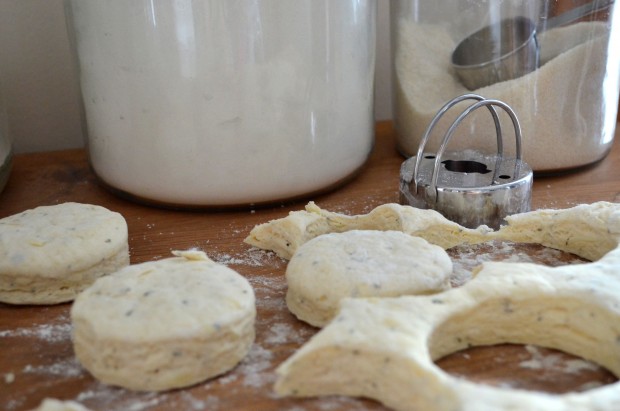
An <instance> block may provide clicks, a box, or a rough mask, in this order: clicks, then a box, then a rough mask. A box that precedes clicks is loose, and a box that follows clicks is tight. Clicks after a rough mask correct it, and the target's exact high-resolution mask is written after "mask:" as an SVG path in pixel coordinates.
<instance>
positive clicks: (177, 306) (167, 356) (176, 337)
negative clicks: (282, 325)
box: [71, 251, 256, 391]
mask: <svg viewBox="0 0 620 411" xmlns="http://www.w3.org/2000/svg"><path fill="white" fill-rule="evenodd" d="M175 254H176V255H177V257H174V258H167V259H163V260H159V261H152V262H146V263H142V264H136V265H132V266H129V267H126V268H124V269H122V270H120V271H118V272H116V273H114V274H112V275H110V276H107V277H104V278H101V279H99V280H98V281H97V282H96V283H95V284H94V285H93V286H92V287H90V288H88V289H87V290H86V291H84V292H83V293H82V294H80V295H79V297H78V298H77V299H76V300H75V303H74V305H73V307H72V310H71V321H72V324H73V344H74V349H75V354H76V356H77V358H78V360H79V361H80V363H81V364H82V365H83V366H84V367H85V368H86V369H87V370H88V371H90V373H91V374H92V375H93V376H94V377H95V378H97V379H98V380H100V381H102V382H104V383H106V384H111V385H117V386H121V387H125V388H128V389H132V390H149V391H150V390H152V391H160V390H167V389H173V388H179V387H185V386H189V385H193V384H195V383H198V382H200V381H203V380H206V379H208V378H211V377H214V376H216V375H219V374H221V373H224V372H226V371H228V370H230V369H231V368H233V367H234V366H235V365H236V364H237V363H238V362H239V361H240V360H241V359H242V358H243V357H244V356H245V355H246V354H247V352H248V351H249V349H250V346H251V345H252V343H253V341H254V336H255V328H254V322H255V317H256V308H255V298H254V292H253V290H252V287H251V286H250V284H249V282H248V281H247V280H246V279H245V278H244V277H242V276H241V275H240V274H238V273H237V272H235V271H233V270H231V269H229V268H227V267H226V266H223V265H220V264H217V263H215V262H213V261H211V260H210V259H208V257H207V256H206V254H205V253H203V252H200V251H183V252H175Z"/></svg>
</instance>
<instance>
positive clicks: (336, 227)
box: [245, 202, 493, 260]
mask: <svg viewBox="0 0 620 411" xmlns="http://www.w3.org/2000/svg"><path fill="white" fill-rule="evenodd" d="M350 230H382V231H388V230H390V231H402V232H403V233H406V234H409V235H412V236H416V237H422V238H423V239H425V240H426V241H428V242H429V243H431V244H436V245H438V246H440V247H442V248H444V249H447V248H451V247H454V246H456V245H459V244H463V243H470V244H476V243H481V242H485V241H490V238H488V235H489V234H490V233H492V232H493V230H491V229H490V228H489V227H487V226H480V227H478V228H476V229H469V228H465V227H463V226H460V225H459V224H457V223H455V222H453V221H450V220H448V219H446V218H445V217H444V216H442V215H441V214H440V213H438V212H437V211H434V210H421V209H418V208H414V207H410V206H404V205H400V204H383V205H380V206H378V207H376V208H375V209H373V210H372V211H371V212H370V213H368V214H362V215H355V216H348V215H345V214H339V213H334V212H330V211H327V210H323V209H321V208H320V207H318V206H317V205H316V204H315V203H314V202H310V203H308V205H306V209H305V211H293V212H291V213H289V215H288V216H287V217H284V218H280V219H277V220H272V221H269V222H267V223H263V224H260V225H257V226H256V227H254V228H253V229H252V231H250V234H249V235H248V237H247V238H246V239H245V242H246V243H247V244H250V245H252V246H255V247H257V248H261V249H264V250H272V251H274V252H275V253H276V254H277V255H279V256H280V257H282V258H284V259H287V260H290V259H291V257H292V256H293V254H294V253H295V251H296V250H297V249H298V248H299V247H300V246H301V245H302V244H304V243H306V242H308V241H309V240H311V239H312V238H314V237H318V236H319V235H322V234H327V233H341V232H345V231H350Z"/></svg>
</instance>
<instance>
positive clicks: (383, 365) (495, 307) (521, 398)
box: [275, 203, 620, 411]
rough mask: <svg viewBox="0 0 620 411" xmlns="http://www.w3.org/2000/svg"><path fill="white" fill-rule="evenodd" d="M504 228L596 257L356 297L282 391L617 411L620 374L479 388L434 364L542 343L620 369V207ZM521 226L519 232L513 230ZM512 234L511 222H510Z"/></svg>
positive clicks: (511, 267)
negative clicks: (475, 350)
mask: <svg viewBox="0 0 620 411" xmlns="http://www.w3.org/2000/svg"><path fill="white" fill-rule="evenodd" d="M509 222H511V223H515V226H514V227H513V228H512V229H507V230H506V231H505V232H504V233H503V234H504V235H506V236H509V237H511V238H516V237H517V233H518V237H519V238H522V239H524V240H527V241H529V242H534V241H537V240H538V239H540V240H544V241H549V242H550V243H551V244H555V245H556V246H557V245H561V244H565V245H569V246H570V245H573V246H574V247H572V251H576V250H577V249H579V250H582V251H583V250H589V251H587V252H583V253H582V254H588V253H590V254H592V255H594V254H597V253H596V252H595V251H593V247H592V246H591V245H592V244H594V243H595V242H596V239H598V240H599V241H600V244H601V247H600V252H599V254H600V253H603V252H605V250H606V249H608V248H609V245H610V244H611V243H613V244H614V248H613V249H612V250H611V251H609V252H607V254H605V255H604V256H603V257H602V258H600V259H599V260H598V261H596V262H593V263H587V264H580V265H566V266H560V267H546V266H541V265H536V264H531V263H508V262H485V263H484V264H483V265H482V266H480V267H479V268H478V269H477V275H476V276H475V277H474V279H473V280H471V281H469V282H468V283H466V284H465V285H464V286H462V287H459V288H453V289H450V290H448V291H445V292H443V293H441V294H437V295H433V296H404V297H400V298H369V299H358V298H347V299H344V300H343V301H342V303H341V310H340V312H339V314H338V316H337V317H336V318H334V320H333V321H332V322H330V323H329V324H328V325H327V326H326V327H325V328H323V329H322V330H321V331H319V333H318V334H316V335H315V336H314V337H313V338H312V339H311V340H310V341H309V342H308V343H306V344H305V345H304V346H302V347H301V348H300V349H299V350H298V351H297V352H296V353H295V354H294V355H293V356H292V357H290V358H289V359H287V360H286V361H285V362H284V363H283V364H281V365H280V366H279V367H278V369H277V370H276V372H277V374H278V379H277V381H276V385H275V391H276V393H277V394H279V395H282V396H288V395H290V396H304V397H305V396H319V395H349V396H364V397H369V398H374V399H376V400H378V401H380V402H381V403H383V404H385V405H386V406H388V407H391V408H393V409H395V410H402V411H405V410H408V411H414V410H415V411H418V410H434V411H454V410H460V411H487V410H488V411H491V410H493V411H509V410H528V411H543V410H544V411H593V410H597V411H617V410H619V409H620V382H616V383H614V384H610V385H607V386H604V387H599V388H596V389H592V390H589V391H585V392H579V393H567V394H561V395H553V394H548V393H542V392H535V391H525V390H511V389H507V388H500V387H493V386H488V385H482V384H477V383H474V382H472V381H469V380H466V379H463V378H458V377H455V376H452V375H450V374H448V373H446V372H444V371H443V370H441V369H440V368H439V367H438V366H437V365H435V363H434V361H435V360H437V359H439V358H442V357H444V356H446V355H448V354H451V353H453V352H456V351H459V350H462V349H465V348H467V347H470V346H480V345H493V344H500V343H516V344H535V345H539V346H543V347H549V348H555V349H559V350H562V351H565V352H567V353H571V354H573V355H577V356H580V357H582V358H584V359H586V360H589V361H593V362H595V363H597V364H599V365H601V366H603V367H606V368H607V369H608V370H609V371H611V372H612V373H614V374H615V375H616V376H620V351H619V350H618V344H619V341H620V275H619V274H620V246H619V243H620V204H613V203H596V204H592V205H582V206H578V207H574V208H572V209H568V210H558V211H550V210H541V211H533V212H530V213H525V214H523V215H520V216H515V217H514V218H512V219H511V221H509ZM512 230H515V231H512ZM500 231H501V230H500Z"/></svg>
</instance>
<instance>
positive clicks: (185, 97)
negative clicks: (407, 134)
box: [67, 0, 376, 207]
mask: <svg viewBox="0 0 620 411" xmlns="http://www.w3.org/2000/svg"><path fill="white" fill-rule="evenodd" d="M67 6H68V7H67V10H68V15H69V17H70V20H71V21H72V27H73V34H74V36H73V37H74V39H73V40H74V43H75V48H76V50H77V57H78V61H79V70H80V79H81V89H82V96H83V103H84V110H85V118H86V125H87V129H88V130H87V135H88V151H89V155H90V162H91V165H92V168H93V170H94V172H95V173H96V174H97V176H98V177H99V179H100V180H101V181H102V182H103V183H104V184H105V185H107V186H109V187H111V188H112V189H114V190H115V191H117V192H119V193H123V194H125V195H127V196H130V197H133V198H135V199H139V200H143V201H146V202H149V203H155V204H157V203H159V204H164V205H172V206H190V207H192V206H197V207H202V206H231V205H248V204H257V203H271V202H274V201H279V200H284V199H291V198H296V197H299V196H308V195H310V194H311V193H316V192H318V191H323V190H326V189H329V188H332V187H334V186H336V185H338V184H340V183H342V182H343V181H345V180H347V179H348V178H350V177H351V176H353V175H354V174H355V173H356V171H357V170H359V169H360V167H362V166H363V164H364V163H365V161H366V159H367V158H368V156H369V153H370V151H371V148H372V145H373V137H374V124H373V123H374V121H373V81H374V80H373V79H374V55H375V52H374V47H375V14H376V4H375V1H374V0H338V1H332V0H286V1H282V0H131V1H127V0H105V1H102V0H69V1H68V3H67Z"/></svg>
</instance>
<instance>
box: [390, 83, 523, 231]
mask: <svg viewBox="0 0 620 411" xmlns="http://www.w3.org/2000/svg"><path fill="white" fill-rule="evenodd" d="M466 100H475V101H476V102H475V103H473V104H471V105H470V106H468V107H467V108H466V109H465V110H464V111H463V112H462V113H461V114H460V115H459V116H458V117H457V118H456V120H454V122H453V123H452V125H451V126H450V127H449V128H448V131H447V132H446V135H445V136H444V137H443V140H442V141H441V145H440V147H439V150H438V151H437V153H436V154H434V153H427V152H425V148H426V144H427V143H428V140H429V138H430V135H431V132H432V130H433V128H434V127H435V125H436V124H437V122H438V121H439V120H440V119H441V117H442V116H443V115H444V114H445V113H446V112H447V111H448V110H450V109H451V108H452V107H453V106H455V105H456V104H458V103H460V102H463V101H466ZM482 107H486V108H488V110H489V112H490V114H491V116H492V117H493V122H494V124H495V131H496V136H497V152H496V153H494V154H484V153H481V152H479V151H475V150H463V151H446V148H447V146H448V143H449V142H450V140H451V139H452V136H453V135H454V132H455V130H456V128H457V127H458V126H459V124H461V122H462V121H463V120H464V119H465V118H466V117H467V116H468V115H470V114H471V113H472V112H474V111H475V110H477V109H479V108H482ZM496 107H498V108H501V109H502V110H503V111H505V112H506V113H507V114H508V116H509V117H510V119H511V121H512V125H513V127H514V134H515V149H516V150H515V154H516V157H505V156H504V145H503V136H502V128H501V124H500V121H499V116H498V114H497V111H496V109H495V108H496ZM521 151H522V150H521V126H520V124H519V120H518V119H517V116H516V114H515V113H514V111H513V110H512V108H510V106H508V105H507V104H506V103H504V102H502V101H499V100H493V99H485V98H484V97H482V96H479V95H477V94H465V95H462V96H459V97H456V98H454V99H453V100H451V101H449V102H448V103H446V104H445V105H444V106H443V107H442V108H441V109H440V110H439V111H438V112H437V114H436V115H435V117H434V118H433V119H432V121H431V123H430V124H429V126H428V128H427V129H426V132H425V133H424V136H423V138H422V141H421V142H420V146H419V148H418V152H417V154H416V155H415V156H413V157H411V158H409V159H408V160H406V161H405V162H404V163H403V164H402V166H401V169H400V203H401V204H408V205H411V206H413V207H417V208H425V209H426V208H430V209H434V210H436V211H438V212H440V213H441V214H443V215H444V216H445V217H446V218H448V219H450V220H452V221H455V222H457V223H459V224H460V225H462V226H464V227H468V228H476V227H478V226H480V225H487V226H489V227H491V228H494V229H497V228H499V226H500V225H501V223H502V222H503V221H504V218H505V217H506V216H508V215H511V214H516V213H523V212H526V211H529V210H530V202H531V193H532V181H533V177H532V175H533V173H532V169H531V168H530V166H529V165H527V164H526V163H525V162H523V161H522V160H521Z"/></svg>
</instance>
